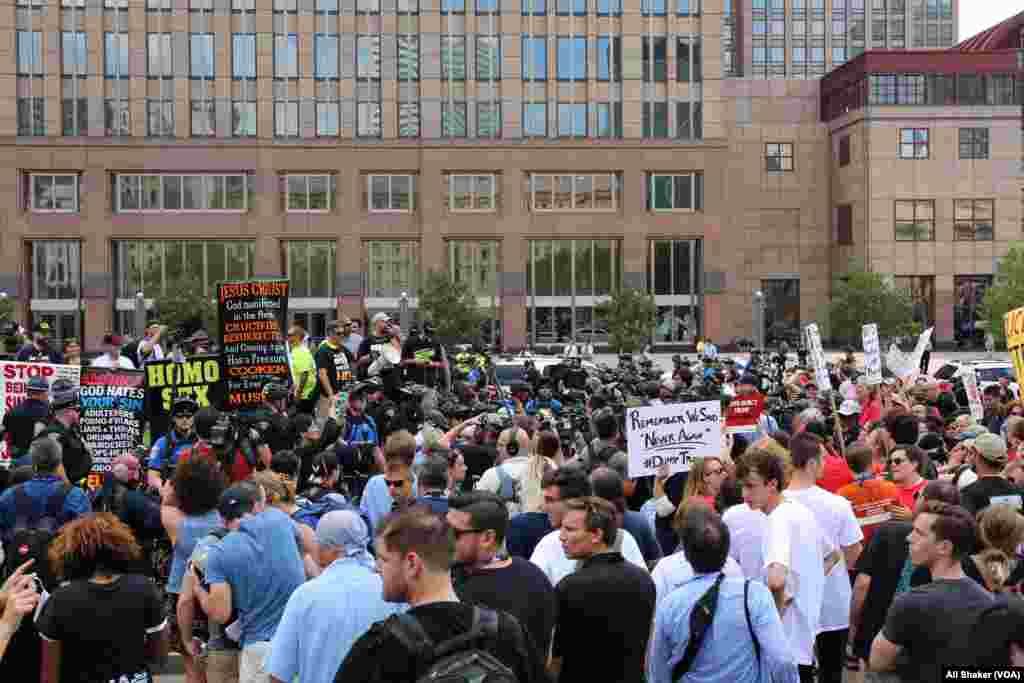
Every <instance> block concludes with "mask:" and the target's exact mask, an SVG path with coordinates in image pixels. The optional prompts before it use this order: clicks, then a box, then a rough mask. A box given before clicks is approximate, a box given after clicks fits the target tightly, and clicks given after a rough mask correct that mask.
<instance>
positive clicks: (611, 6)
mask: <svg viewBox="0 0 1024 683" xmlns="http://www.w3.org/2000/svg"><path fill="white" fill-rule="evenodd" d="M597 16H599V17H621V16H622V0H597Z"/></svg>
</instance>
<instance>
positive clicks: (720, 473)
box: [704, 469, 725, 477]
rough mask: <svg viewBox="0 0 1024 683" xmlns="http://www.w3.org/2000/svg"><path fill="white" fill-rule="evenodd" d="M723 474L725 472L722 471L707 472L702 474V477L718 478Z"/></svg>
mask: <svg viewBox="0 0 1024 683" xmlns="http://www.w3.org/2000/svg"><path fill="white" fill-rule="evenodd" d="M724 472H725V470H723V469H717V470H708V471H707V472H705V473H704V476H705V477H720V476H721V475H722V474H723V473H724Z"/></svg>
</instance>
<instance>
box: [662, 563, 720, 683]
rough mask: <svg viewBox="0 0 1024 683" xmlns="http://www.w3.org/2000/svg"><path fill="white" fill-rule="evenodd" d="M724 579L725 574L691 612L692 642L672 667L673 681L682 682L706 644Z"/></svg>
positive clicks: (701, 597)
mask: <svg viewBox="0 0 1024 683" xmlns="http://www.w3.org/2000/svg"><path fill="white" fill-rule="evenodd" d="M724 578H725V574H724V573H723V574H719V575H718V578H717V579H715V582H714V583H713V584H712V585H711V588H709V589H708V591H707V592H706V593H704V595H702V596H700V599H698V600H697V604H696V605H694V606H693V610H692V611H691V612H690V642H688V643H687V644H686V652H684V653H683V658H682V659H680V660H679V661H678V662H676V665H675V666H674V667H672V680H673V681H679V680H682V678H683V676H685V675H686V672H687V671H689V670H690V667H691V666H693V660H695V659H696V658H697V652H699V651H700V646H701V645H702V644H703V643H704V637H705V636H706V635H707V633H708V629H709V628H711V622H712V621H713V620H714V618H715V609H716V608H717V607H718V591H719V587H720V586H721V585H722V580H723V579H724Z"/></svg>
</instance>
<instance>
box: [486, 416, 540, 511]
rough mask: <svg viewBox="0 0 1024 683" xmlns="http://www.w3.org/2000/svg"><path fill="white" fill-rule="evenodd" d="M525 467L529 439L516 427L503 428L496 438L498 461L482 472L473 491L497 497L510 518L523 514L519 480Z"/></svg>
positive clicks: (523, 473)
mask: <svg viewBox="0 0 1024 683" xmlns="http://www.w3.org/2000/svg"><path fill="white" fill-rule="evenodd" d="M529 464H530V437H529V436H528V435H527V434H526V431H525V430H523V429H519V428H518V427H513V428H511V429H506V430H505V431H503V432H502V433H501V434H500V435H499V436H498V459H497V461H496V463H495V465H494V467H492V468H490V469H489V470H487V471H486V472H484V476H482V477H480V481H478V482H477V483H476V488H477V490H478V491H490V492H491V493H496V494H498V495H499V496H501V498H502V500H504V501H505V504H506V505H507V506H508V512H509V514H510V515H515V514H518V513H520V512H523V511H524V502H525V501H524V500H523V496H522V493H523V480H524V478H525V477H526V473H527V469H528V466H529ZM539 507H540V506H539V504H538V505H537V508H539ZM531 511H535V510H531Z"/></svg>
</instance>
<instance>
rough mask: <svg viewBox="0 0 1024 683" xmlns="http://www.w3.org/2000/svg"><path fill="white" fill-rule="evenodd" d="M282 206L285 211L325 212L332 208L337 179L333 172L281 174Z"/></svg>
mask: <svg viewBox="0 0 1024 683" xmlns="http://www.w3.org/2000/svg"><path fill="white" fill-rule="evenodd" d="M281 182H282V186H283V187H282V191H283V193H284V198H285V201H284V208H285V211H287V212H302V213H310V212H311V213H327V212H329V211H332V210H333V209H334V195H335V193H336V192H337V189H336V187H337V181H336V180H335V176H334V175H333V174H328V173H318V174H310V175H302V174H298V175H297V174H291V173H289V174H287V175H283V176H281Z"/></svg>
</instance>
